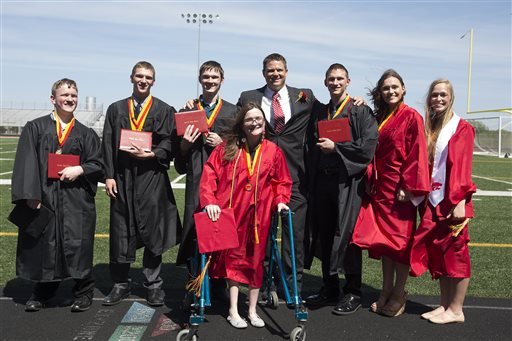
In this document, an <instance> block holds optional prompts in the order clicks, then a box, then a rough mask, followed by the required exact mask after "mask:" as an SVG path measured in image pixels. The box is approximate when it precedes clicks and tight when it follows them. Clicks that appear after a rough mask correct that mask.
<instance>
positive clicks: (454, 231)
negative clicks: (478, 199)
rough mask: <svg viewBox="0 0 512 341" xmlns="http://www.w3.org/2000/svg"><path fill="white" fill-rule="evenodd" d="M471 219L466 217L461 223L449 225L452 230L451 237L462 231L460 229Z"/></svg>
mask: <svg viewBox="0 0 512 341" xmlns="http://www.w3.org/2000/svg"><path fill="white" fill-rule="evenodd" d="M470 220H471V218H466V219H465V220H464V221H463V222H462V223H460V224H457V225H449V227H450V230H452V236H453V237H457V236H458V235H459V233H460V232H461V231H462V229H463V228H464V227H466V225H467V224H468V223H469V221H470Z"/></svg>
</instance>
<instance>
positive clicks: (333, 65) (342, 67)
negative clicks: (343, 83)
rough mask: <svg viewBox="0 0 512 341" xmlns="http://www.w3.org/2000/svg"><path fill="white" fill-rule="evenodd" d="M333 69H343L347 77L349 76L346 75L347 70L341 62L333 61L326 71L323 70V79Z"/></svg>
mask: <svg viewBox="0 0 512 341" xmlns="http://www.w3.org/2000/svg"><path fill="white" fill-rule="evenodd" d="M333 70H343V71H345V73H346V74H347V78H350V77H349V75H348V70H347V68H346V67H345V66H343V64H340V63H334V64H332V65H331V66H329V68H328V69H327V71H325V79H327V76H328V75H329V73H331V71H333Z"/></svg>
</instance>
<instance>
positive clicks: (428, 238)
mask: <svg viewBox="0 0 512 341" xmlns="http://www.w3.org/2000/svg"><path fill="white" fill-rule="evenodd" d="M454 97H455V96H454V92H453V86H452V84H451V83H450V81H448V80H446V79H438V80H435V81H434V82H432V84H431V85H430V88H429V91H428V94H427V98H426V106H425V116H426V123H425V131H426V135H427V144H428V157H429V164H430V169H431V186H432V187H431V192H430V194H429V196H428V200H427V203H426V205H422V210H421V211H422V212H421V213H422V220H421V224H420V226H419V227H418V231H417V233H416V235H415V237H414V243H413V248H412V251H411V274H412V275H413V276H419V275H421V274H422V273H423V272H425V271H426V270H427V268H428V269H429V270H430V273H431V275H432V278H433V279H439V285H440V289H441V304H440V305H439V307H437V308H436V309H434V310H432V311H430V312H427V313H424V314H423V315H421V317H422V318H424V319H427V320H429V321H430V322H432V323H436V324H446V323H462V322H464V314H463V312H462V305H463V303H464V298H465V296H466V291H467V288H468V285H469V277H470V276H471V264H470V259H469V249H468V243H469V233H468V229H467V223H468V221H469V218H472V217H473V215H474V214H473V204H472V201H471V197H472V194H473V193H475V191H476V186H475V184H474V183H473V181H472V179H471V166H472V159H473V143H474V138H475V132H474V129H473V127H472V126H471V125H470V124H469V123H467V122H466V121H464V120H463V119H461V118H460V117H459V116H457V115H456V114H454V113H453V111H452V107H453V102H454Z"/></svg>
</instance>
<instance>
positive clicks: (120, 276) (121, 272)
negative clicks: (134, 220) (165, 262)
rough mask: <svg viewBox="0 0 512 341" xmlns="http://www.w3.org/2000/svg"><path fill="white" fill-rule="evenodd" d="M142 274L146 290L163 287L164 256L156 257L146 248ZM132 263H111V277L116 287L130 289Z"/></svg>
mask: <svg viewBox="0 0 512 341" xmlns="http://www.w3.org/2000/svg"><path fill="white" fill-rule="evenodd" d="M142 266H143V270H142V273H143V274H144V277H145V281H144V288H146V289H158V288H161V287H162V284H163V280H162V278H161V277H160V271H161V270H162V255H158V256H156V255H154V254H153V253H152V252H151V251H150V250H149V249H148V248H144V257H143V258H142ZM129 272H130V263H110V276H111V278H112V280H113V281H114V283H115V284H114V285H115V286H118V287H122V288H128V287H129V285H130V284H129V283H130V277H129Z"/></svg>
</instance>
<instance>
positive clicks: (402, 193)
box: [352, 70, 429, 317]
mask: <svg viewBox="0 0 512 341" xmlns="http://www.w3.org/2000/svg"><path fill="white" fill-rule="evenodd" d="M370 95H371V96H372V101H373V104H374V106H375V110H374V112H375V113H377V122H378V123H379V128H378V130H379V142H378V145H377V150H376V152H375V157H374V162H373V164H371V165H370V167H369V168H368V171H367V174H368V176H369V181H370V184H371V190H369V192H370V193H369V195H368V196H366V198H365V200H364V201H363V204H362V207H361V211H360V213H359V217H358V220H357V223H356V227H355V229H354V233H353V235H352V242H353V243H354V244H356V245H358V246H360V247H361V248H363V249H367V250H368V253H369V256H370V257H371V258H375V259H381V260H382V291H381V293H380V296H379V299H378V300H377V302H374V303H373V304H372V305H371V307H370V310H371V311H373V312H376V313H379V314H382V315H385V316H390V317H394V316H398V315H400V314H402V313H403V312H404V311H405V302H406V300H407V297H406V292H405V283H406V281H407V277H408V275H409V253H410V249H411V243H412V237H413V234H414V230H415V227H416V216H417V208H416V206H417V205H418V204H419V203H420V202H421V201H423V199H424V197H425V195H426V194H427V193H428V191H429V178H428V162H427V148H426V143H425V132H424V126H423V119H422V117H421V116H420V114H419V113H418V112H417V111H416V110H414V109H413V108H411V107H409V106H407V105H406V104H404V103H403V100H404V95H405V86H404V82H403V80H402V77H401V76H400V75H399V74H398V73H397V72H396V71H394V70H387V71H385V72H384V74H383V75H382V76H381V78H380V79H379V81H378V82H377V86H376V87H375V88H374V89H373V90H372V91H371V93H370Z"/></svg>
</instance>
